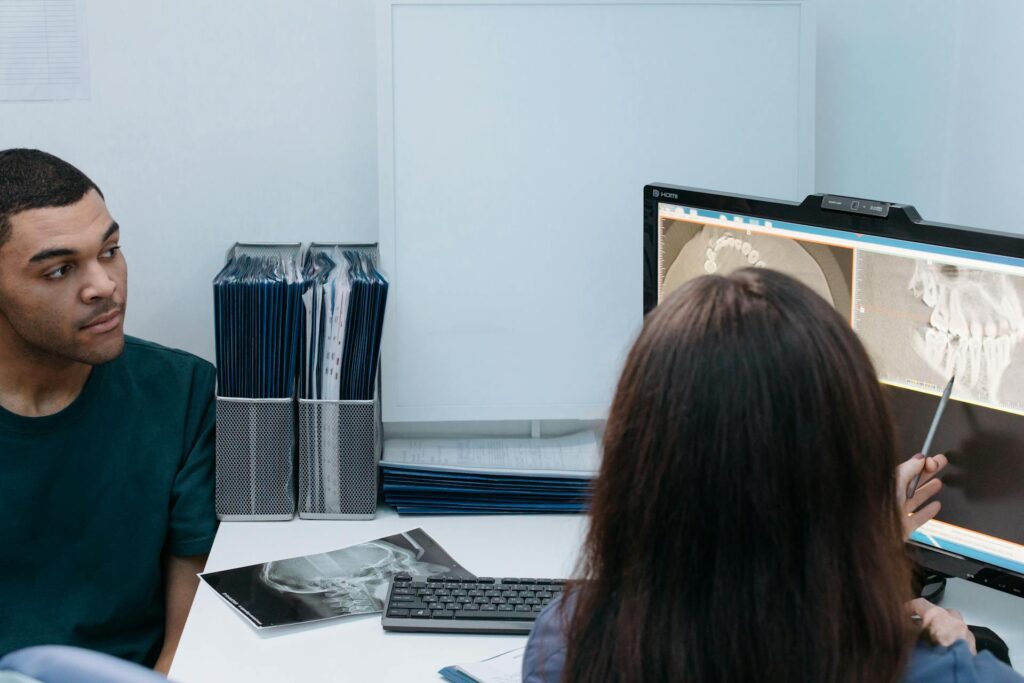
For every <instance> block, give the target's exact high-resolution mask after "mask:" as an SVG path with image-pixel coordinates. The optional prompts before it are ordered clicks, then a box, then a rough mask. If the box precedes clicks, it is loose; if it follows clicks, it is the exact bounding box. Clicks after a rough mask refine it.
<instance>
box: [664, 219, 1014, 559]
mask: <svg viewBox="0 0 1024 683" xmlns="http://www.w3.org/2000/svg"><path fill="white" fill-rule="evenodd" d="M658 226H659V227H658V301H659V302H660V301H661V300H662V299H663V298H664V297H665V296H666V295H667V294H668V293H670V292H671V291H673V290H674V289H676V288H677V287H679V286H680V285H681V284H682V283H684V282H686V281H687V280H690V279H692V278H695V277H698V276H700V275H705V274H708V273H718V274H723V275H725V274H728V273H730V272H732V271H734V270H737V269H739V268H744V267H755V268H773V269H775V270H779V271H783V272H786V273H788V274H789V275H792V276H794V277H796V278H797V279H798V280H801V281H802V282H803V283H804V284H806V285H808V286H809V287H811V289H813V290H814V291H815V292H817V293H818V294H820V295H821V296H822V297H824V298H825V299H826V300H828V301H830V302H831V303H832V304H833V305H834V306H835V307H836V309H837V310H838V311H839V312H840V313H841V314H842V315H843V316H845V317H846V318H847V319H848V320H849V321H850V324H851V325H852V327H853V329H854V330H856V331H857V333H858V334H859V336H860V338H861V340H862V341H863V343H864V345H865V346H866V347H867V349H868V351H869V353H870V354H871V358H872V361H873V362H874V364H875V368H876V369H877V371H878V375H879V379H880V380H881V381H882V383H883V384H884V385H887V387H886V390H887V393H888V394H889V399H890V405H891V407H892V410H893V417H894V419H895V421H896V424H897V431H898V436H899V446H900V448H901V449H902V450H901V452H902V453H905V454H906V456H907V457H910V456H911V455H913V454H914V453H917V452H919V451H920V450H921V447H922V445H923V443H924V439H925V436H926V434H927V431H928V427H929V426H930V424H931V420H932V417H933V415H934V413H935V409H936V407H937V406H938V398H939V396H941V394H942V391H943V389H944V388H945V386H946V383H947V382H948V380H949V378H950V377H951V376H952V375H953V374H955V375H956V381H955V383H954V386H953V391H952V394H951V397H950V398H951V400H950V403H949V405H948V406H947V407H946V411H945V414H944V415H943V418H942V422H941V423H940V425H939V429H938V432H937V434H936V438H935V441H934V443H933V447H932V452H933V453H946V454H947V456H948V458H949V465H948V466H947V468H946V472H945V473H944V474H943V476H942V479H943V482H944V486H943V490H942V492H941V493H940V494H939V496H938V499H939V500H940V501H941V502H942V510H941V511H940V512H939V515H938V517H937V518H936V519H934V520H932V521H929V522H928V523H926V524H925V525H924V526H922V527H921V528H920V529H918V530H917V531H916V532H914V534H913V536H912V540H914V541H916V542H918V543H920V544H922V545H926V546H932V547H935V548H940V549H944V550H949V551H951V552H954V553H957V554H960V555H964V556H966V557H970V558H974V559H976V560H980V561H983V562H987V563H989V564H992V565H995V566H997V567H1002V568H1004V569H1009V570H1011V571H1015V572H1018V573H1024V513H1022V511H1021V505H1020V502H1021V500H1022V499H1024V345H1022V344H1021V341H1022V339H1024V260H1021V259H1015V258H1010V257H1004V256H997V255H992V254H982V253H978V252H971V251H965V250H961V249H952V248H947V247H941V246H933V245H926V244H920V243H916V242H907V241H902V240H896V239H890V238H884V237H874V236H870V235H859V234H854V233H850V232H844V231H841V230H834V229H830V228H822V227H817V226H809V225H800V224H795V223H785V222H781V221H770V220H764V219H760V218H755V217H750V216H742V215H736V214H724V213H720V212H718V211H708V210H704V209H694V208H687V207H683V206H679V205H675V204H666V203H661V204H659V205H658Z"/></svg>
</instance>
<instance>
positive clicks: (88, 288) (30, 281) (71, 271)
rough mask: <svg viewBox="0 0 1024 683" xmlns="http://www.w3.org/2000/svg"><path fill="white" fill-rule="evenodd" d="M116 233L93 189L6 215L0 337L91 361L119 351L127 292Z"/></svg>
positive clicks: (103, 359)
mask: <svg viewBox="0 0 1024 683" xmlns="http://www.w3.org/2000/svg"><path fill="white" fill-rule="evenodd" d="M119 238H120V233H119V229H118V225H117V223H115V222H114V220H113V219H112V218H111V217H110V213H109V212H108V211H107V206H106V204H105V203H104V201H103V199H102V198H101V197H100V195H99V193H98V192H96V191H95V190H90V191H89V192H88V193H87V194H86V195H85V196H84V197H82V199H80V200H79V201H77V202H76V203H74V204H71V205H69V206H62V207H50V208H44V209H29V210H28V211H23V212H21V213H18V214H15V215H14V216H12V217H11V234H10V237H9V239H8V240H7V242H6V243H5V244H3V245H2V246H0V339H3V338H4V337H7V338H12V339H13V340H14V341H15V343H16V344H17V345H18V346H20V347H21V348H23V349H24V350H26V351H29V352H37V353H43V354H49V355H52V356H56V357H59V358H62V359H67V360H72V361H77V362H80V363H88V364H90V365H98V364H100V363H105V362H107V361H109V360H113V359H114V358H116V357H117V356H119V355H120V354H121V351H122V350H123V348H124V311H125V305H126V303H127V297H128V268H127V266H126V264H125V260H124V256H122V255H121V250H120V247H119V246H118V240H119ZM4 327H7V328H8V329H7V330H3V329H2V328H4Z"/></svg>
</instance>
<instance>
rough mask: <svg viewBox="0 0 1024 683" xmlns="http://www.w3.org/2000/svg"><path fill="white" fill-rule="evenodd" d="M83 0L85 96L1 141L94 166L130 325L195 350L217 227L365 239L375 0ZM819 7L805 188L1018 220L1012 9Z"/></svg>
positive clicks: (215, 258) (1020, 140) (944, 3)
mask: <svg viewBox="0 0 1024 683" xmlns="http://www.w3.org/2000/svg"><path fill="white" fill-rule="evenodd" d="M87 7H88V24H89V32H90V36H89V48H90V63H91V74H92V100H91V101H89V102H55V103H32V104H26V103H0V148H6V147H12V146H36V147H41V148H43V149H46V150H48V151H52V152H53V153H55V154H58V155H60V156H62V157H65V158H67V159H68V160H69V161H71V162H73V163H75V164H77V165H79V166H81V168H82V169H83V170H84V171H85V172H86V173H88V174H89V175H90V176H92V177H93V178H94V179H95V180H96V182H98V183H99V184H100V185H101V187H103V189H104V191H105V192H106V193H107V195H108V198H109V202H110V206H111V209H112V211H113V213H114V215H115V217H116V218H117V219H118V220H119V221H120V223H121V224H122V226H124V244H125V248H126V254H127V256H128V259H129V269H130V278H131V280H130V283H131V286H130V293H131V307H130V310H129V314H128V319H127V329H128V331H129V333H132V334H138V335H141V336H145V337H149V338H151V339H154V340H156V341H160V342H162V343H165V344H169V345H172V346H178V347H180V348H185V349H188V350H190V351H194V352H196V353H199V354H201V355H203V356H206V357H207V358H212V350H213V335H212V331H211V327H212V303H211V294H210V291H211V290H210V279H211V278H212V277H213V275H214V273H215V272H216V270H217V269H218V268H219V266H220V264H221V262H222V258H223V253H224V251H225V250H226V249H227V247H228V246H230V244H231V243H233V242H234V241H235V240H239V239H252V240H297V239H306V240H311V239H312V240H322V241H330V240H337V241H374V240H376V238H377V224H376V221H377V189H376V187H377V186H376V180H377V170H376V91H375V64H374V56H375V38H374V26H375V16H374V0H303V2H301V3H283V2H267V1H262V2H256V1H253V0H216V1H215V2H210V1H201V0H178V1H177V2H173V3H154V2H135V1H132V0H93V2H90V3H88V5H87ZM968 9H969V10H970V11H968ZM818 16H819V26H818V44H819V48H818V59H819V61H818V68H817V73H818V96H819V102H818V119H817V127H818V132H817V174H816V187H817V189H818V190H821V191H829V192H836V193H846V194H853V195H860V196H867V197H875V198H880V199H890V200H894V201H903V202H910V203H913V204H916V205H917V206H918V208H919V209H920V210H921V211H922V213H923V215H924V216H925V217H926V218H929V219H932V220H945V221H950V222H961V223H967V224H974V225H980V226H987V227H997V228H1003V229H1008V230H1015V231H1020V232H1024V225H1022V223H1021V222H1019V221H1018V220H1017V216H1018V215H1019V214H1020V213H1021V212H1020V210H1019V209H1018V207H1017V202H1018V197H1019V196H1020V195H1021V191H1020V187H1021V185H1024V127H1022V126H1021V124H1020V122H1021V121H1024V88H1021V87H1020V85H1021V83H1020V81H1021V76H1020V74H1021V73H1024V41H1021V40H1020V39H1019V27H1020V26H1021V25H1024V5H1021V4H1020V3H1018V2H1016V0H970V1H968V0H901V1H900V2H892V0H857V1H856V2H850V0H819V7H818ZM664 180H666V181H671V180H672V179H671V178H666V179H664ZM639 229H640V226H639V216H638V217H637V230H639Z"/></svg>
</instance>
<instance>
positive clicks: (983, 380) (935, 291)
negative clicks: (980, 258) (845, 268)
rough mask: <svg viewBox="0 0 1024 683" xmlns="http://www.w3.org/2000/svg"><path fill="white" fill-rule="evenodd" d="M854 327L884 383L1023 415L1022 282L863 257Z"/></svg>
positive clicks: (940, 265)
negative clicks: (949, 391)
mask: <svg viewBox="0 0 1024 683" xmlns="http://www.w3.org/2000/svg"><path fill="white" fill-rule="evenodd" d="M856 271H857V272H856V280H857V282H858V283H859V291H858V296H857V301H858V304H859V307H858V309H857V311H856V312H855V318H854V327H855V328H856V329H857V331H858V332H859V333H860V335H861V338H862V339H863V340H864V342H865V344H866V345H867V346H868V348H869V349H870V350H871V352H872V355H873V360H874V361H875V365H876V367H877V368H878V372H879V375H880V376H881V377H882V379H883V380H890V381H893V382H898V383H902V384H906V383H914V382H923V383H926V384H931V385H936V386H943V385H945V383H946V382H947V381H948V380H949V378H950V377H953V376H955V377H956V382H955V385H954V392H953V396H954V397H956V398H959V399H961V400H967V401H971V402H974V403H978V404H982V405H987V406H992V407H995V408H1003V409H1007V410H1013V411H1024V362H1022V360H1024V359H1022V358H1021V348H1020V344H1019V342H1020V340H1021V338H1022V336H1024V312H1022V306H1021V299H1022V297H1024V278H1021V277H1014V276H1011V275H1009V274H1007V273H1004V272H997V271H993V270H982V269H980V268H970V267H967V266H965V265H956V264H951V263H944V262H942V261H938V260H926V259H920V258H918V259H913V258H904V257H900V256H891V255H887V254H873V253H870V252H865V253H862V254H860V255H859V257H858V259H857V266H856Z"/></svg>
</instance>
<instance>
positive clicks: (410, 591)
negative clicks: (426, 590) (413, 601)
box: [391, 588, 416, 595]
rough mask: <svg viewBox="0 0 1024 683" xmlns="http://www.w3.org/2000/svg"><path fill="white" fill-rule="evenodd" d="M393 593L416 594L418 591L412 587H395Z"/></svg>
mask: <svg viewBox="0 0 1024 683" xmlns="http://www.w3.org/2000/svg"><path fill="white" fill-rule="evenodd" d="M391 594H392V595H416V591H415V590H413V589H412V588H395V589H394V590H392V591H391Z"/></svg>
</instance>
